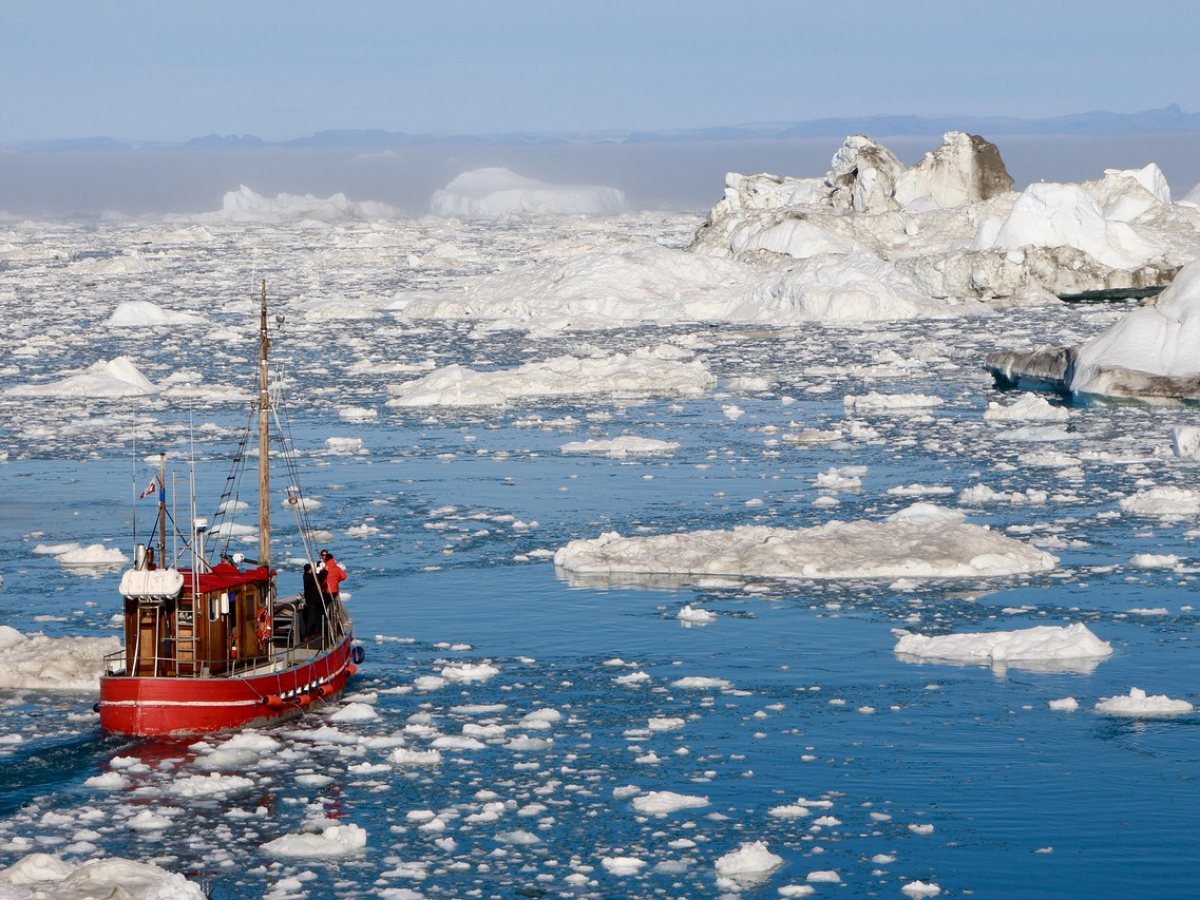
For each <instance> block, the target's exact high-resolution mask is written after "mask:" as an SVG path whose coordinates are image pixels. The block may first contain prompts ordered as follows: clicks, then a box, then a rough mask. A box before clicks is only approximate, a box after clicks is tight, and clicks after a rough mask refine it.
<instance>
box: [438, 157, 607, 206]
mask: <svg viewBox="0 0 1200 900" xmlns="http://www.w3.org/2000/svg"><path fill="white" fill-rule="evenodd" d="M429 208H430V211H431V212H433V214H434V215H435V216H505V215H512V214H514V213H524V214H537V215H590V216H610V215H614V214H616V213H622V212H626V211H627V210H628V209H629V203H628V201H627V200H626V199H625V193H624V192H623V191H620V190H618V189H617V188H612V187H602V186H599V185H590V184H548V183H547V182H544V181H538V180H537V179H536V178H526V177H525V176H523V175H518V174H517V173H516V172H512V171H509V170H508V169H505V168H498V167H493V168H486V169H474V170H472V171H470V172H464V173H462V174H461V175H459V176H458V177H457V178H455V179H454V180H453V181H451V182H450V183H449V184H448V185H446V186H445V187H444V188H442V189H440V190H437V191H434V194H433V197H432V199H431V200H430V201H429Z"/></svg>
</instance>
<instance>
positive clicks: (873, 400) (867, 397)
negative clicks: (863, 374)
mask: <svg viewBox="0 0 1200 900" xmlns="http://www.w3.org/2000/svg"><path fill="white" fill-rule="evenodd" d="M943 403H945V401H944V400H943V399H942V398H941V397H931V396H929V395H928V394H880V393H878V392H876V391H871V392H870V393H868V394H861V395H857V394H847V395H846V396H845V397H843V398H842V404H843V405H844V406H845V407H846V409H847V410H851V411H854V412H859V413H864V412H874V413H909V412H926V411H928V410H931V409H936V408H937V407H939V406H941V405H942V404H943Z"/></svg>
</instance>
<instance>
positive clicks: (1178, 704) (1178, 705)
mask: <svg viewBox="0 0 1200 900" xmlns="http://www.w3.org/2000/svg"><path fill="white" fill-rule="evenodd" d="M1194 709H1195V707H1194V706H1192V704H1191V703H1188V701H1186V700H1172V699H1171V698H1170V697H1167V696H1166V695H1164V694H1157V695H1155V696H1153V697H1150V696H1147V695H1146V692H1145V691H1143V690H1142V689H1141V688H1136V687H1135V688H1130V689H1129V694H1128V695H1126V696H1124V697H1102V698H1101V699H1100V701H1099V702H1098V703H1097V704H1096V712H1102V713H1107V714H1108V715H1110V716H1133V717H1136V718H1152V717H1158V716H1180V715H1184V714H1186V713H1190V712H1191V711H1192V710H1194Z"/></svg>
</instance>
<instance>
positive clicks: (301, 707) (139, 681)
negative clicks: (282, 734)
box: [98, 635, 355, 737]
mask: <svg viewBox="0 0 1200 900" xmlns="http://www.w3.org/2000/svg"><path fill="white" fill-rule="evenodd" d="M351 640H352V638H351V637H350V636H349V635H347V636H346V638H345V640H343V641H342V642H341V643H340V644H338V645H337V646H336V647H334V648H333V649H332V650H330V651H329V652H328V653H326V654H324V655H322V656H318V657H316V658H314V659H312V660H309V661H308V662H306V663H303V664H301V665H297V666H295V667H293V668H290V669H285V670H283V671H280V672H270V673H265V674H258V675H246V676H220V677H210V678H200V677H166V678H164V677H130V676H125V675H106V676H104V677H102V678H101V679H100V703H99V704H98V708H99V712H100V727H101V728H103V729H104V730H105V731H110V732H114V733H116V734H128V735H135V736H139V737H149V736H162V735H187V734H204V733H206V732H213V731H226V730H230V729H236V728H257V727H261V726H264V725H271V724H274V723H276V722H283V721H286V720H287V719H292V718H295V717H297V716H299V715H301V714H303V713H304V712H307V711H311V710H313V709H317V708H319V707H321V706H324V705H326V704H328V703H332V702H335V701H336V700H337V699H338V698H339V697H341V695H342V692H343V691H344V690H345V688H346V680H347V679H348V678H349V677H350V676H351V675H353V674H354V671H355V665H354V663H353V661H352V659H351Z"/></svg>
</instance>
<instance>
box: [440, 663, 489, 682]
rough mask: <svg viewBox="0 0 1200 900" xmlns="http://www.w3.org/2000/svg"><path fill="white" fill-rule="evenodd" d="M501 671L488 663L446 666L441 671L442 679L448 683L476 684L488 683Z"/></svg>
mask: <svg viewBox="0 0 1200 900" xmlns="http://www.w3.org/2000/svg"><path fill="white" fill-rule="evenodd" d="M499 674H500V670H499V669H497V668H496V667H495V666H493V665H489V664H488V663H464V664H462V665H459V666H446V667H444V668H443V669H442V671H441V677H442V678H443V679H445V680H446V681H456V682H474V681H487V680H488V679H489V678H491V677H492V676H494V675H499Z"/></svg>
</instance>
